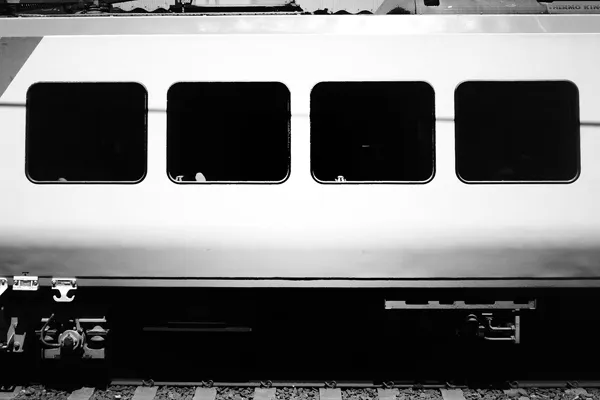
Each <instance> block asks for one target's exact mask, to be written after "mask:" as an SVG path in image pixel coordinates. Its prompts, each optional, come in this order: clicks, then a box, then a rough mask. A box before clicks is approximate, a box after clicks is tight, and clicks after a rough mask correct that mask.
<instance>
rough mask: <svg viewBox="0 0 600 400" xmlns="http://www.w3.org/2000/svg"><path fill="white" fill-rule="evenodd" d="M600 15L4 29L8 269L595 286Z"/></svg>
mask: <svg viewBox="0 0 600 400" xmlns="http://www.w3.org/2000/svg"><path fill="white" fill-rule="evenodd" d="M598 21H599V20H598V17H596V16H593V15H561V16H557V15H537V16H534V15H512V16H509V15H453V16H444V15H438V16H386V17H383V16H352V17H344V16H257V15H254V16H243V15H231V16H189V17H177V16H171V17H141V16H140V17H135V18H131V19H128V18H109V17H101V16H98V17H87V18H57V17H54V18H25V19H6V20H4V21H2V24H0V36H1V37H2V39H1V40H2V56H1V62H2V68H1V69H0V71H1V72H0V74H1V76H0V78H1V82H2V84H3V85H2V86H3V89H4V90H3V92H2V93H1V97H0V103H1V104H2V106H1V107H0V127H1V132H2V135H1V136H0V152H1V154H0V167H1V168H0V180H1V181H0V182H1V185H2V188H3V190H2V193H3V195H2V197H1V200H0V205H1V207H0V221H1V223H0V248H1V249H2V250H1V251H0V276H3V277H6V278H9V279H10V280H12V278H13V277H15V276H20V275H22V274H23V273H24V272H27V273H28V274H29V275H30V276H37V277H40V279H41V280H42V281H41V282H40V283H41V284H42V285H44V284H45V283H47V282H49V281H48V280H49V279H51V278H76V279H77V280H78V283H79V284H80V285H140V284H141V285H159V286H160V285H192V286H194V285H198V286H203V285H217V286H231V285H234V286H238V285H242V286H290V285H291V286H298V285H301V286H331V285H334V286H351V287H366V286H369V287H371V286H375V287H390V286H394V287H395V286H402V287H406V286H431V285H434V286H436V285H437V286H443V287H446V286H455V285H461V286H464V285H467V286H469V285H471V286H473V285H476V286H481V285H484V286H490V285H491V286H499V285H516V286H522V285H533V286H544V285H575V286H578V285H584V286H589V285H592V286H596V285H597V284H598V282H600V281H599V280H598V279H599V278H600V266H599V265H598V262H599V260H600V250H599V249H600V247H599V246H600V211H599V209H598V206H597V204H598V203H599V202H600V186H599V184H598V182H597V181H598V171H600V164H599V163H600V161H598V160H599V158H598V157H597V156H596V151H600V136H599V133H600V131H599V129H600V125H599V121H600V108H599V107H598V103H599V100H600V99H599V96H600V95H599V93H600V78H598V74H597V66H598V65H600V52H599V51H598V49H599V48H600V30H599V29H600V28H599V26H600V25H599V24H598ZM503 135H505V136H503ZM508 137H510V138H511V139H510V143H511V144H510V146H512V147H510V146H508V147H507V145H506V141H507V140H508V139H505V138H508ZM502 163H504V164H505V165H504V164H502ZM501 164H502V165H501ZM198 173H200V174H201V175H198V176H202V180H203V181H202V182H196V181H195V177H196V174H198ZM53 174H54V175H53ZM61 174H62V175H61ZM69 174H70V176H68V175H69ZM63 175H64V176H63Z"/></svg>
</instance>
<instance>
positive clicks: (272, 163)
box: [167, 82, 290, 183]
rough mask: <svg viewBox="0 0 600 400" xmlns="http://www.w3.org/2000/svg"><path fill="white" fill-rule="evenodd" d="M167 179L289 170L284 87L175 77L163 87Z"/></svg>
mask: <svg viewBox="0 0 600 400" xmlns="http://www.w3.org/2000/svg"><path fill="white" fill-rule="evenodd" d="M167 114H168V117H167V120H168V121H167V168H168V174H169V176H170V178H171V179H173V180H176V179H177V177H181V176H182V177H183V178H182V180H183V181H184V182H185V181H194V180H195V176H196V174H197V173H201V174H203V175H204V177H205V178H206V181H208V182H271V183H278V182H281V181H283V180H285V179H286V178H287V176H288V174H289V170H290V146H289V145H290V92H289V91H288V89H287V87H286V86H285V85H283V84H282V83H278V82H198V83H177V84H175V85H173V86H172V87H171V88H170V89H169V92H168V102H167Z"/></svg>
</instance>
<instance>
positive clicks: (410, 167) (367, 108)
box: [310, 82, 435, 184]
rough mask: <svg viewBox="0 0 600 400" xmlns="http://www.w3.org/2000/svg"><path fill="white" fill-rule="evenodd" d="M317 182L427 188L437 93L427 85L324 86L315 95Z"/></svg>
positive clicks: (313, 138)
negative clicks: (425, 185) (420, 185)
mask: <svg viewBox="0 0 600 400" xmlns="http://www.w3.org/2000/svg"><path fill="white" fill-rule="evenodd" d="M310 124H311V128H310V129H311V132H310V141H311V168H312V174H313V178H314V179H315V180H316V181H317V182H319V183H367V184H378V183H382V184H386V183H388V184H389V183H392V184H393V183H399V184H403V183H404V184H407V183H408V184H410V183H412V184H423V183H427V182H429V181H430V180H431V179H433V176H434V173H435V94H434V91H433V88H432V87H431V85H429V84H428V83H426V82H321V83H319V84H317V85H316V86H315V87H314V88H313V90H312V93H311V104H310Z"/></svg>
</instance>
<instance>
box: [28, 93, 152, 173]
mask: <svg viewBox="0 0 600 400" xmlns="http://www.w3.org/2000/svg"><path fill="white" fill-rule="evenodd" d="M146 115H147V93H146V89H145V88H144V87H143V86H142V85H140V84H137V83H38V84H35V85H33V86H31V87H30V88H29V91H28V93H27V140H26V142H27V145H26V147H27V154H26V171H27V174H28V176H29V178H30V179H31V180H32V181H34V182H40V183H41V182H47V183H48V182H52V183H61V182H81V183H84V182H89V183H94V182H96V183H102V182H106V183H111V182H120V183H136V182H139V181H140V180H142V179H143V178H144V176H145V174H146V166H147V151H146V143H147V131H146Z"/></svg>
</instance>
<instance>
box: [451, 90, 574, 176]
mask: <svg viewBox="0 0 600 400" xmlns="http://www.w3.org/2000/svg"><path fill="white" fill-rule="evenodd" d="M537 82H539V83H550V82H554V83H565V84H568V85H569V86H571V87H572V88H573V89H574V91H575V98H574V105H575V109H576V119H577V124H576V130H577V131H576V133H575V147H576V149H577V154H576V162H575V164H576V168H577V171H576V173H575V176H574V177H573V178H571V179H570V180H531V181H516V180H507V181H502V180H494V181H490V180H486V181H483V180H482V181H470V180H467V179H465V178H463V177H462V176H461V175H460V172H459V166H458V153H459V147H458V140H457V133H458V123H457V121H458V104H459V102H458V91H459V89H460V88H461V87H462V86H463V85H464V84H468V83H537ZM580 97H581V96H580V92H579V87H578V86H577V84H576V83H575V82H573V81H572V80H569V79H545V80H537V79H519V80H516V79H510V80H509V79H506V80H502V79H498V80H491V79H469V80H464V81H461V82H460V83H458V84H457V85H456V87H455V89H454V173H455V174H456V177H457V178H458V180H459V181H461V182H462V183H464V184H466V185H570V184H572V183H575V182H576V181H577V180H578V179H579V177H580V176H581V102H580Z"/></svg>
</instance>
